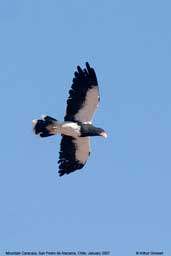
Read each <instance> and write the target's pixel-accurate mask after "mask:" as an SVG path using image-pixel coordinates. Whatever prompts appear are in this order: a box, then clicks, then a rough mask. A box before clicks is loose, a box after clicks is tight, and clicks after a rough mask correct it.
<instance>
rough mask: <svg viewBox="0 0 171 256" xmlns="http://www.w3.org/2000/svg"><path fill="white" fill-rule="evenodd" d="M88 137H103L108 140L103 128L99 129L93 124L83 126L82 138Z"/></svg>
mask: <svg viewBox="0 0 171 256" xmlns="http://www.w3.org/2000/svg"><path fill="white" fill-rule="evenodd" d="M87 136H102V137H104V138H107V134H106V132H105V131H104V130H103V129H102V128H97V127H95V126H93V125H92V124H81V137H87Z"/></svg>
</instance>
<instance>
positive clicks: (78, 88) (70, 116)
mask: <svg viewBox="0 0 171 256" xmlns="http://www.w3.org/2000/svg"><path fill="white" fill-rule="evenodd" d="M74 75H75V77H74V78H73V83H72V86H71V90H70V91H69V98H68V100H67V109H66V115H65V117H64V120H65V121H77V120H75V115H76V114H77V113H78V111H79V110H80V109H81V108H82V106H83V104H84V101H85V98H86V94H87V92H88V90H89V89H91V88H93V87H97V86H98V82H97V77H96V73H95V71H94V69H93V68H91V67H90V65H89V64H88V62H86V69H83V70H82V69H81V68H80V66H78V67H77V71H76V72H75V73H74Z"/></svg>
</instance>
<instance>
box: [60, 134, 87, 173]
mask: <svg viewBox="0 0 171 256" xmlns="http://www.w3.org/2000/svg"><path fill="white" fill-rule="evenodd" d="M60 147H61V148H60V152H59V161H58V163H59V175H60V176H62V175H64V174H69V173H71V172H74V171H76V170H78V169H81V168H83V166H84V165H85V163H86V161H87V158H88V156H89V155H90V147H89V138H88V137H78V138H73V137H71V136H66V135H62V140H61V146H60Z"/></svg>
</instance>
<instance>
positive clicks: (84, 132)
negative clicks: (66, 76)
mask: <svg viewBox="0 0 171 256" xmlns="http://www.w3.org/2000/svg"><path fill="white" fill-rule="evenodd" d="M99 99H100V97H99V88H98V83H97V77H96V73H95V71H94V69H93V68H92V67H90V65H89V64H88V62H86V68H85V69H81V67H80V66H77V71H76V72H75V73H74V78H73V83H72V86H71V90H70V91H69V97H68V100H67V107H66V114H65V117H64V122H60V121H58V120H56V119H54V118H52V117H50V116H43V117H42V118H41V119H38V120H33V130H34V133H35V134H36V135H39V136H40V137H48V136H52V135H55V134H61V135H62V139H61V144H60V152H59V161H58V164H59V175H60V176H62V175H64V174H69V173H71V172H74V171H76V170H78V169H81V168H83V166H84V165H85V163H86V161H87V159H88V156H89V155H90V146H89V137H90V136H103V137H105V138H106V137H107V135H106V133H105V131H104V130H103V129H101V128H97V127H95V126H93V125H92V123H91V121H92V118H93V114H94V112H95V111H96V108H97V106H98V104H99Z"/></svg>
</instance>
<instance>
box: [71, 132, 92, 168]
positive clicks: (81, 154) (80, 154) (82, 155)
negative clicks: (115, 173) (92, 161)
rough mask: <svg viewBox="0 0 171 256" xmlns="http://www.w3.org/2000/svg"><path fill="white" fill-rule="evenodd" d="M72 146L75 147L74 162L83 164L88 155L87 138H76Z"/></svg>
mask: <svg viewBox="0 0 171 256" xmlns="http://www.w3.org/2000/svg"><path fill="white" fill-rule="evenodd" d="M74 144H75V145H76V152H75V158H76V160H78V161H79V162H80V163H81V164H85V163H86V161H87V158H88V156H89V154H90V145H89V137H78V138H76V139H75V140H74Z"/></svg>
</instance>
